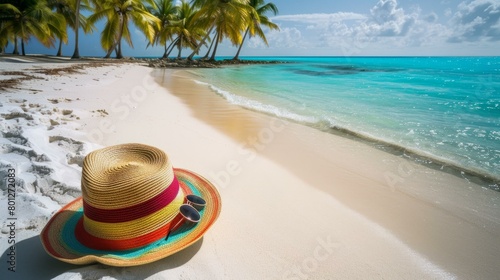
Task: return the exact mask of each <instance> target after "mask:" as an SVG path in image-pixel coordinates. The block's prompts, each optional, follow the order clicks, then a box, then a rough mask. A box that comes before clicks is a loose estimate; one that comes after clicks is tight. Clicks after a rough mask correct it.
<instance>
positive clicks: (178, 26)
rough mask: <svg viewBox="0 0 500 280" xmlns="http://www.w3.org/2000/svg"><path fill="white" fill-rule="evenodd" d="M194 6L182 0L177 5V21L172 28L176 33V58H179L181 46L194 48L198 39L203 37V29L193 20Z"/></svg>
mask: <svg viewBox="0 0 500 280" xmlns="http://www.w3.org/2000/svg"><path fill="white" fill-rule="evenodd" d="M196 12H197V10H196V8H194V6H191V5H190V4H189V3H188V2H185V1H182V2H181V5H180V7H179V13H178V16H177V22H176V23H175V25H174V26H175V27H174V30H175V32H176V34H177V38H176V39H175V41H176V43H175V45H176V46H177V49H178V50H179V52H178V54H177V58H181V52H182V48H183V47H188V48H191V49H195V48H196V47H197V45H198V41H199V40H200V39H201V38H202V37H203V35H204V33H205V30H204V29H203V28H201V26H200V25H199V24H198V23H197V22H196V21H195V20H193V19H194V16H195V15H196Z"/></svg>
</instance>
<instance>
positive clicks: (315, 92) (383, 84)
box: [193, 57, 500, 187]
mask: <svg viewBox="0 0 500 280" xmlns="http://www.w3.org/2000/svg"><path fill="white" fill-rule="evenodd" d="M254 59H263V58H254ZM265 59H267V60H270V59H273V60H282V61H287V62H289V63H284V64H270V65H268V64H266V65H249V66H235V67H225V68H221V69H197V70H193V71H194V72H195V73H196V74H197V75H199V77H200V78H199V82H203V83H207V84H209V85H210V86H211V88H212V89H213V90H214V91H216V92H217V93H218V94H220V95H222V96H223V97H224V98H226V99H227V100H228V101H229V102H231V103H234V104H238V105H240V106H242V107H246V108H249V109H252V110H257V111H262V112H265V113H268V114H272V115H275V116H278V117H282V118H287V119H291V120H295V121H298V122H301V123H303V124H305V125H309V126H313V127H316V128H318V129H322V130H325V131H342V132H347V133H348V134H350V135H356V136H357V137H360V138H364V139H370V141H372V142H377V143H383V144H385V145H386V146H388V147H397V148H404V149H405V150H406V152H408V153H410V154H415V155H419V157H420V158H425V159H426V160H427V161H428V162H433V163H438V164H441V165H445V166H453V167H454V168H456V169H457V170H459V171H460V170H463V171H466V172H470V173H473V174H476V175H478V174H480V175H485V176H487V177H489V178H490V179H492V180H490V185H492V186H493V187H498V185H497V186H495V185H496V184H498V182H499V178H500V57H355V58H346V57H313V58H311V57H284V58H265Z"/></svg>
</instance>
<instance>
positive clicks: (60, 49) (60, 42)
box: [56, 39, 62, 56]
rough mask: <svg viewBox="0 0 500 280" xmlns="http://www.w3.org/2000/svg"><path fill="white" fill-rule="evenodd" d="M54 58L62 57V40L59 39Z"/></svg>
mask: <svg viewBox="0 0 500 280" xmlns="http://www.w3.org/2000/svg"><path fill="white" fill-rule="evenodd" d="M56 56H62V39H59V49H58V50H57V54H56Z"/></svg>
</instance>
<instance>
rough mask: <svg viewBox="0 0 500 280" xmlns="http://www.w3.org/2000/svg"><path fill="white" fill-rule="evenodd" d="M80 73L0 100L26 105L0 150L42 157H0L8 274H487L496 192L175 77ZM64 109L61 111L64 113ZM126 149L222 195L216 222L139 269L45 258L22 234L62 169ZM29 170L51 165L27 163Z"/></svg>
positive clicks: (46, 210)
mask: <svg viewBox="0 0 500 280" xmlns="http://www.w3.org/2000/svg"><path fill="white" fill-rule="evenodd" d="M46 66H47V67H54V66H53V65H46ZM10 67H14V66H13V65H10ZM16 67H18V66H16ZM14 68H15V67H14ZM82 72H83V73H85V74H83V75H82V74H72V75H68V76H60V75H56V76H50V77H46V79H43V80H32V81H27V82H26V83H23V86H22V87H21V88H20V89H17V90H16V91H14V92H15V93H12V92H11V93H3V94H0V98H1V102H2V107H0V110H2V112H4V111H5V110H7V111H18V112H21V111H23V110H22V108H28V109H27V112H24V113H26V114H28V115H29V116H31V117H32V118H33V120H28V118H26V119H25V118H21V117H19V118H15V119H10V120H6V122H4V121H2V125H10V126H15V125H17V126H19V127H20V128H21V129H22V130H23V131H21V132H19V133H18V134H16V135H18V136H16V137H15V138H16V139H14V138H13V137H10V138H12V139H10V140H9V139H7V140H8V141H10V142H5V143H2V145H10V146H9V147H15V148H19V149H20V148H22V149H24V150H25V151H26V153H29V152H30V151H34V152H36V153H37V154H38V155H42V154H45V155H46V156H47V157H48V158H49V161H44V162H41V163H40V162H36V158H31V159H25V158H21V155H19V154H15V153H13V152H9V153H7V154H6V155H7V156H9V158H7V157H3V159H2V162H3V161H7V162H9V160H10V161H12V162H16V161H18V162H19V172H20V174H21V175H23V176H24V177H23V178H24V179H25V180H26V181H25V182H26V184H25V185H23V186H20V191H21V190H22V193H20V198H19V200H18V206H19V211H20V212H19V217H20V219H19V222H20V225H21V222H22V223H23V227H20V228H19V229H18V231H19V236H18V245H19V247H18V251H19V270H20V272H19V274H18V275H19V276H25V278H30V277H31V278H33V277H36V276H41V275H45V276H47V275H51V277H50V278H52V277H57V279H72V278H74V277H77V278H78V277H80V278H81V277H84V276H89V275H92V276H95V277H104V276H111V277H118V278H119V277H120V276H123V275H124V274H125V273H126V274H127V275H130V274H132V275H135V276H136V277H138V278H144V279H146V278H150V277H151V278H155V277H164V278H181V277H185V278H186V277H187V278H196V277H197V276H199V275H200V274H203V275H205V276H206V277H207V278H231V279H232V278H241V279H263V278H272V279H294V278H305V277H310V278H318V279H327V278H331V277H339V278H352V277H358V278H372V277H373V275H378V276H380V277H384V278H401V277H410V278H421V279H422V278H426V279H429V278H433V279H438V278H439V279H454V278H476V279H479V278H484V279H488V278H492V277H495V275H498V273H499V269H498V267H497V265H496V262H495V261H496V260H497V259H498V257H499V255H500V253H499V252H500V241H499V240H498V238H497V237H498V234H499V233H500V219H499V218H498V217H499V215H498V214H499V213H500V203H499V201H500V195H498V192H494V191H492V190H489V189H484V188H481V186H478V185H476V184H472V183H467V182H465V180H460V179H458V178H456V177H454V176H452V175H450V174H446V173H442V172H436V171H435V170H431V169H428V168H425V167H423V166H418V165H412V164H410V163H409V162H408V161H406V160H405V159H403V158H399V157H395V156H393V155H390V154H388V153H385V152H383V151H380V150H376V149H373V147H370V146H369V145H366V144H363V143H359V142H356V141H353V140H350V139H347V138H345V137H344V138H343V137H339V136H336V135H332V134H328V133H324V132H321V131H319V130H317V129H313V128H310V127H305V126H302V125H299V124H296V123H293V122H287V121H283V120H280V119H277V118H272V117H270V116H267V115H264V114H260V113H256V112H252V111H248V110H244V109H242V108H240V107H238V106H235V105H232V104H229V103H228V102H226V101H225V100H224V99H223V98H222V97H220V96H218V95H216V94H214V93H213V92H211V91H209V90H208V89H207V87H204V86H202V85H197V84H196V83H194V82H193V81H192V80H191V79H190V78H189V77H186V76H185V75H182V71H177V70H166V69H159V70H158V69H156V70H155V69H151V68H147V67H145V66H140V65H137V64H123V65H106V66H104V67H102V68H96V69H95V70H94V69H92V70H91V71H89V70H88V69H87V70H85V69H84V70H83V71H82ZM40 75H42V74H40ZM83 85H85V86H83ZM30 88H31V89H37V90H38V91H37V92H36V93H30V91H29V89H30ZM67 99H69V100H70V101H68V100H67ZM23 100H24V101H23ZM50 100H57V103H54V102H51V101H50ZM23 104H26V105H25V106H23ZM30 104H31V105H32V106H30ZM37 104H39V106H38V107H37V106H36V105H37ZM55 109H57V110H56V111H54V110H55ZM65 110H66V111H65ZM67 110H72V113H70V114H67V115H64V112H67ZM49 111H51V112H52V113H51V114H48V112H49ZM71 114H73V115H74V116H71ZM50 120H53V121H56V122H58V123H60V124H57V125H56V124H55V123H54V122H53V121H52V122H51V121H50ZM51 126H53V127H54V128H51ZM2 128H3V129H4V128H5V129H6V128H7V126H3V127H2ZM62 135H66V137H65V139H63V138H60V137H55V138H54V136H62ZM50 136H52V138H50ZM21 137H22V138H24V139H25V140H26V141H25V142H24V144H23V141H24V140H23V141H21V140H22V139H21ZM17 138H19V139H17ZM50 139H52V140H54V141H53V142H49V141H50ZM11 140H12V141H18V143H20V144H15V143H13V142H12V141H11ZM4 141H6V140H4ZM127 142H140V143H144V144H148V145H153V146H156V147H159V148H160V149H163V150H164V151H165V152H166V153H167V154H168V155H169V157H170V158H171V160H172V162H173V164H174V166H175V167H179V168H187V169H191V170H193V171H195V172H197V173H199V174H200V175H202V176H204V177H206V178H207V179H209V180H211V181H212V182H214V183H215V185H217V186H218V188H219V191H220V194H221V197H222V200H223V203H222V204H223V207H222V213H221V216H220V218H219V220H218V221H217V222H216V224H215V225H214V227H213V228H212V229H211V230H210V231H209V232H208V233H207V234H206V235H205V236H204V238H203V239H202V240H201V241H200V242H199V243H197V244H195V245H193V246H192V248H191V247H190V248H189V249H187V250H185V251H182V252H179V253H177V254H175V255H174V256H172V257H169V258H166V259H163V260H160V261H158V262H155V263H151V264H148V265H145V266H140V267H132V268H114V267H107V266H102V265H99V264H96V265H89V266H83V267H82V266H68V265H66V264H64V263H62V262H59V261H56V260H53V259H51V258H50V257H49V256H47V255H46V254H45V252H44V251H43V249H41V247H40V246H41V245H39V244H38V243H39V242H38V243H37V242H35V241H34V240H35V239H32V238H36V235H37V234H38V233H39V231H40V230H41V227H43V225H44V222H45V221H46V220H47V219H48V218H49V217H50V216H51V214H52V213H53V211H55V210H57V209H58V208H57V207H59V208H60V206H61V205H64V204H65V203H66V202H67V201H68V200H71V197H74V196H77V195H78V191H79V185H78V182H79V177H78V170H79V168H78V164H75V163H71V162H73V160H74V161H76V162H78V160H81V159H82V157H83V156H84V155H85V154H86V153H87V152H89V151H90V150H93V149H96V148H98V147H102V146H107V145H113V144H119V143H127ZM79 143H80V144H79ZM80 145H81V147H80ZM28 146H30V147H28ZM3 151H5V150H3ZM67 154H71V155H72V156H71V157H69V158H68V156H67ZM70 159H72V160H70ZM40 165H43V166H45V167H47V168H49V169H53V170H55V171H53V172H52V173H50V174H48V175H43V174H38V173H36V172H35V171H36V170H38V171H44V170H46V169H43V168H39V169H31V168H30V166H40ZM21 167H22V168H21ZM69 170H74V171H72V172H71V173H66V172H68V171H69ZM56 171H57V172H56ZM42 175H43V176H48V177H43V178H45V180H46V181H44V182H46V184H44V185H40V184H39V185H38V187H33V183H30V181H27V180H28V179H29V178H31V176H42ZM56 175H57V176H62V175H64V176H67V177H64V178H65V179H64V180H63V179H62V178H55V177H54V176H56ZM68 176H69V177H68ZM37 178H38V177H37ZM43 178H38V179H37V180H41V179H43ZM56 179H57V180H56ZM50 180H52V181H50ZM42 181H43V180H42ZM54 181H58V182H64V183H65V184H66V185H54V184H53V182H54ZM40 182H41V181H40ZM37 188H38V189H37ZM4 202H5V201H2V205H3V203H4ZM57 205H58V206H57ZM33 217H34V218H33ZM21 218H22V219H21ZM37 232H38V233H37ZM1 237H2V238H0V241H1V242H2V243H1V245H2V249H4V247H5V245H6V243H5V242H4V241H5V239H4V238H3V237H4V234H2V235H1ZM26 238H28V239H26ZM318 248H319V249H318ZM320 251H321V255H318V254H317V252H320ZM465 252H466V253H465ZM4 255H5V254H3V255H2V263H4V260H5V256H4ZM28 256H30V257H28ZM27 259H29V260H27ZM242 260H246V261H245V262H242ZM388 264H397V265H388ZM5 270H6V269H4V270H3V271H5ZM2 273H4V272H2ZM42 278H43V277H42Z"/></svg>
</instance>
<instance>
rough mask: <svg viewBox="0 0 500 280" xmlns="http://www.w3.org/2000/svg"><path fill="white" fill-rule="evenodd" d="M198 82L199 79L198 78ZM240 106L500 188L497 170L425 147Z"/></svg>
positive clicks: (215, 91) (488, 186) (187, 73)
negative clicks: (445, 156) (470, 165)
mask: <svg viewBox="0 0 500 280" xmlns="http://www.w3.org/2000/svg"><path fill="white" fill-rule="evenodd" d="M178 70H179V71H184V72H183V73H186V75H188V76H189V77H190V78H191V79H193V80H194V81H198V76H197V75H196V74H195V73H192V72H190V71H189V70H191V68H185V69H178ZM197 83H198V82H197ZM201 83H202V84H205V85H207V87H212V86H213V85H211V84H207V83H205V82H201ZM218 90H219V89H217V90H212V89H210V91H212V92H213V93H214V94H216V95H218V96H221V97H222V98H223V99H224V100H225V101H226V102H229V103H230V101H228V100H226V97H225V96H224V95H221V94H219V92H218ZM234 105H236V106H238V107H241V108H243V109H244V110H249V111H253V112H256V113H258V114H264V115H267V116H270V117H277V118H281V119H284V120H286V121H290V122H294V123H297V124H300V125H304V126H308V127H312V128H314V129H317V130H319V131H321V132H325V133H329V134H332V135H337V136H340V137H344V138H348V139H352V140H354V141H359V142H361V143H364V144H368V145H370V146H372V147H373V148H376V149H379V150H381V151H384V152H387V153H390V154H393V155H395V156H399V157H405V158H407V159H409V160H412V161H413V162H414V163H415V164H420V165H422V166H424V167H429V168H432V169H434V170H436V171H441V172H446V173H448V174H451V175H454V176H456V177H457V178H459V179H465V180H468V181H470V182H473V183H475V184H479V185H482V186H484V187H486V188H489V189H491V190H494V191H498V192H500V177H495V174H489V173H486V172H485V171H483V170H479V169H473V168H466V167H464V166H461V165H459V164H458V163H455V162H452V161H449V160H446V159H443V158H439V157H436V156H434V155H432V154H428V153H426V152H425V151H417V150H413V149H410V148H407V147H405V146H401V145H398V144H396V143H392V142H389V141H385V140H381V139H377V138H374V137H371V136H369V135H365V134H363V133H359V132H356V131H352V130H349V129H347V128H343V127H336V126H333V127H332V126H330V125H324V124H322V123H310V122H307V121H299V120H295V119H291V118H287V117H280V116H276V115H274V114H272V113H269V112H267V111H262V110H257V109H254V108H250V107H246V106H240V105H239V104H234Z"/></svg>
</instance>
